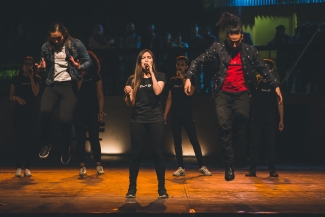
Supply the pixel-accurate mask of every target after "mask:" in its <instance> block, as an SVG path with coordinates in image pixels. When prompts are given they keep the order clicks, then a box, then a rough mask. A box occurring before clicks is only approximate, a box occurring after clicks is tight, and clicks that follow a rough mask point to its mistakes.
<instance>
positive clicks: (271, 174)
mask: <svg viewBox="0 0 325 217" xmlns="http://www.w3.org/2000/svg"><path fill="white" fill-rule="evenodd" d="M270 177H279V174H278V173H277V172H276V171H275V170H270Z"/></svg>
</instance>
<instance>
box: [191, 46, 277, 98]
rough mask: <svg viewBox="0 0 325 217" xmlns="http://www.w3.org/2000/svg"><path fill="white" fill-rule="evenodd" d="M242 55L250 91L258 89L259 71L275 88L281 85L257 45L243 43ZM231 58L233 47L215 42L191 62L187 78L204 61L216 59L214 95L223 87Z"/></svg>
mask: <svg viewBox="0 0 325 217" xmlns="http://www.w3.org/2000/svg"><path fill="white" fill-rule="evenodd" d="M240 46H241V47H240V56H241V61H242V66H243V73H244V78H245V84H246V87H247V89H248V91H249V92H250V93H251V94H252V93H253V92H254V91H255V90H256V83H257V81H256V73H259V74H260V75H261V76H263V78H265V79H266V81H267V82H268V83H270V84H271V85H272V86H273V87H274V88H276V87H278V86H279V84H280V83H279V82H278V81H277V79H276V78H275V77H274V75H273V73H272V71H271V70H270V68H269V67H268V66H267V64H265V63H264V62H263V59H262V58H261V57H260V55H259V54H258V51H257V49H256V48H255V47H253V46H251V45H248V44H245V43H242V44H241V45H240ZM230 58H231V48H230V47H229V44H228V43H227V42H226V41H224V42H222V43H218V42H215V43H213V44H212V45H211V46H210V47H209V48H208V49H207V50H206V51H205V52H204V53H202V54H201V55H200V56H198V57H197V58H196V59H194V60H193V61H192V62H191V65H190V67H189V69H188V71H187V73H186V76H187V78H191V77H192V76H194V75H195V74H196V71H197V70H198V69H199V67H200V66H201V65H203V63H204V62H207V61H214V62H215V63H216V64H217V66H218V67H216V68H217V71H216V72H215V73H214V76H213V77H212V83H213V86H212V92H213V96H215V94H216V93H217V92H218V91H219V90H220V89H221V87H222V85H223V82H224V80H225V77H226V73H227V68H228V65H229V62H230Z"/></svg>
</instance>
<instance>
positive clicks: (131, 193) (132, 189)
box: [125, 185, 137, 198]
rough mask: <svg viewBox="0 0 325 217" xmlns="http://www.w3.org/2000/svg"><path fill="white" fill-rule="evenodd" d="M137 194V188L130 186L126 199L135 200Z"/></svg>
mask: <svg viewBox="0 0 325 217" xmlns="http://www.w3.org/2000/svg"><path fill="white" fill-rule="evenodd" d="M136 193H137V189H136V187H135V186H131V185H130V186H129V190H128V193H126V195H125V197H126V198H135V194H136Z"/></svg>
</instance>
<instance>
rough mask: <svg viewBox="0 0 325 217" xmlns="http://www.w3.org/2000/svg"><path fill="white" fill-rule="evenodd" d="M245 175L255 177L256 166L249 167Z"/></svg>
mask: <svg viewBox="0 0 325 217" xmlns="http://www.w3.org/2000/svg"><path fill="white" fill-rule="evenodd" d="M245 176H246V177H256V167H250V168H249V171H248V173H246V174H245Z"/></svg>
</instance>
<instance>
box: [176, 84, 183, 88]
mask: <svg viewBox="0 0 325 217" xmlns="http://www.w3.org/2000/svg"><path fill="white" fill-rule="evenodd" d="M181 87H183V85H182V84H175V85H174V88H181Z"/></svg>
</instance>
